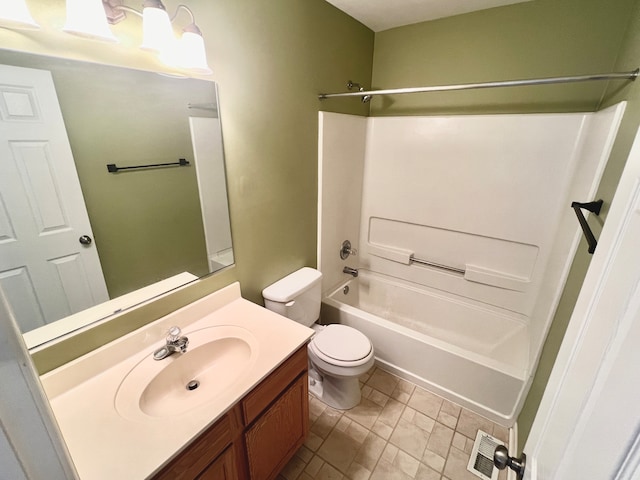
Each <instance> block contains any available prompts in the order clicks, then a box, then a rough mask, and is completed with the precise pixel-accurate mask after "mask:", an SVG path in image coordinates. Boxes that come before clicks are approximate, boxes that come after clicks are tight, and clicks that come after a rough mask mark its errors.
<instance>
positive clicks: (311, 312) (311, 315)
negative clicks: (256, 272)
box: [262, 267, 322, 327]
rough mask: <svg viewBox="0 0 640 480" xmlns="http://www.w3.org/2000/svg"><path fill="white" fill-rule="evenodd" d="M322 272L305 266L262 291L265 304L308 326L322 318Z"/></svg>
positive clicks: (270, 308)
mask: <svg viewBox="0 0 640 480" xmlns="http://www.w3.org/2000/svg"><path fill="white" fill-rule="evenodd" d="M321 280H322V273H320V272H319V271H318V270H316V269H315V268H309V267H304V268H301V269H300V270H296V271H295V272H293V273H291V274H289V275H287V276H286V277H284V278H281V279H280V280H278V281H277V282H275V283H273V284H271V285H269V286H268V287H266V288H265V289H264V290H263V291H262V297H263V298H264V306H265V307H267V308H268V309H269V310H272V311H274V312H276V313H279V314H280V315H283V316H285V317H287V318H290V319H291V320H294V321H296V322H298V323H301V324H303V325H305V326H307V327H310V326H311V325H313V323H314V322H315V321H316V320H318V318H320V302H321V300H322V298H321V297H322V283H321Z"/></svg>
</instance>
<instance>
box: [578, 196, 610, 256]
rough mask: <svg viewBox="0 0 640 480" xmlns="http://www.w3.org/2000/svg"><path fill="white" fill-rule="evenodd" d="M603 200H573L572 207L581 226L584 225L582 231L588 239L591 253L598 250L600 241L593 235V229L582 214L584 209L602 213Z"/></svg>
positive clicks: (597, 213)
mask: <svg viewBox="0 0 640 480" xmlns="http://www.w3.org/2000/svg"><path fill="white" fill-rule="evenodd" d="M602 203H603V202H602V200H596V201H595V202H587V203H580V202H571V208H573V210H574V211H575V212H576V216H577V217H578V222H580V226H581V227H582V232H583V233H584V236H585V237H586V239H587V243H588V244H589V250H588V251H589V253H593V252H595V251H596V246H597V245H598V241H597V240H596V237H595V236H594V235H593V231H592V230H591V227H590V226H589V224H588V223H587V219H586V218H584V215H583V214H582V209H583V208H584V209H585V210H588V211H590V212H591V213H595V214H596V215H600V209H601V208H602Z"/></svg>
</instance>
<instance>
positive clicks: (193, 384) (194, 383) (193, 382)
mask: <svg viewBox="0 0 640 480" xmlns="http://www.w3.org/2000/svg"><path fill="white" fill-rule="evenodd" d="M199 386H200V382H199V381H198V380H191V381H190V382H189V383H187V390H189V391H191V390H195V389H196V388H198V387H199Z"/></svg>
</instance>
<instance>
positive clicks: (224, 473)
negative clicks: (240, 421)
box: [197, 447, 238, 480]
mask: <svg viewBox="0 0 640 480" xmlns="http://www.w3.org/2000/svg"><path fill="white" fill-rule="evenodd" d="M237 479H238V474H237V472H236V464H235V458H234V456H233V448H232V447H229V448H227V449H226V450H225V452H224V453H223V454H222V455H220V456H219V457H218V458H217V459H216V460H215V461H214V462H213V463H212V464H211V465H209V466H208V467H207V468H206V470H205V471H204V472H202V474H201V475H200V476H199V477H198V478H197V480H237Z"/></svg>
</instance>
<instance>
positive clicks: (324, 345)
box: [309, 324, 373, 367]
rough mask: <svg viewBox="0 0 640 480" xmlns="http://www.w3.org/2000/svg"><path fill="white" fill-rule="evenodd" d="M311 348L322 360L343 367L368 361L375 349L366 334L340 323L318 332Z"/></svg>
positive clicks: (354, 365)
mask: <svg viewBox="0 0 640 480" xmlns="http://www.w3.org/2000/svg"><path fill="white" fill-rule="evenodd" d="M309 348H310V349H311V350H312V351H313V353H314V354H315V355H316V356H317V357H318V358H320V359H321V360H323V361H325V362H327V363H329V364H331V365H336V366H342V367H357V366H359V365H362V364H365V363H367V362H368V361H369V360H370V358H371V355H372V351H373V347H372V345H371V342H370V341H369V339H368V338H367V337H366V335H364V334H363V333H361V332H359V331H358V330H356V329H355V328H352V327H348V326H346V325H339V324H332V325H328V326H327V327H326V328H325V329H324V330H322V331H321V332H318V333H317V334H316V335H315V336H314V337H313V339H312V340H311V343H310V344H309Z"/></svg>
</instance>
